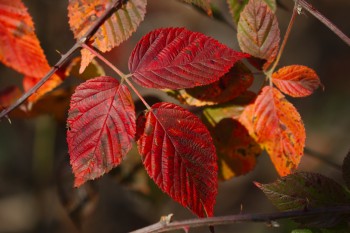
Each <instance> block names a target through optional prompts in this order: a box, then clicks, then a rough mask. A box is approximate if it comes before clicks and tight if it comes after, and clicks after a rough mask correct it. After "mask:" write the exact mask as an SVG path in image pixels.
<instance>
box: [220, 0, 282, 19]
mask: <svg viewBox="0 0 350 233" xmlns="http://www.w3.org/2000/svg"><path fill="white" fill-rule="evenodd" d="M248 1H249V0H226V2H227V5H228V7H229V9H230V13H231V16H232V18H233V21H234V22H235V23H238V21H239V16H240V14H241V12H242V10H243V9H244V7H245V5H247V3H248ZM264 2H265V3H266V4H267V5H268V6H269V7H270V9H271V10H272V11H274V12H275V11H276V0H264Z"/></svg>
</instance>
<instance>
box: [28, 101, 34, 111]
mask: <svg viewBox="0 0 350 233" xmlns="http://www.w3.org/2000/svg"><path fill="white" fill-rule="evenodd" d="M32 108H33V103H32V102H29V103H28V105H27V110H28V111H31V110H32Z"/></svg>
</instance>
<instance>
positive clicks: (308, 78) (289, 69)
mask: <svg viewBox="0 0 350 233" xmlns="http://www.w3.org/2000/svg"><path fill="white" fill-rule="evenodd" d="M272 82H273V83H274V84H275V85H276V86H277V87H278V88H279V89H280V90H281V91H282V92H283V93H285V94H287V95H290V96H293V97H304V96H308V95H311V94H312V93H313V92H314V90H316V89H317V88H318V87H319V86H320V85H321V82H320V79H319V78H318V76H317V74H316V72H315V71H314V70H313V69H310V68H309V67H307V66H300V65H292V66H286V67H283V68H281V69H279V70H278V71H277V72H274V73H273V74H272Z"/></svg>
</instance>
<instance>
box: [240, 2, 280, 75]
mask: <svg viewBox="0 0 350 233" xmlns="http://www.w3.org/2000/svg"><path fill="white" fill-rule="evenodd" d="M237 38H238V43H239V46H240V48H241V49H242V51H243V52H246V53H249V54H250V55H252V56H254V57H257V58H261V59H264V60H266V63H265V64H264V67H263V69H264V70H267V69H268V67H269V66H270V65H271V64H272V62H273V61H274V60H275V58H276V55H277V52H278V48H279V41H280V30H279V28H278V22H277V18H276V16H275V14H274V13H273V11H272V10H271V9H270V8H269V7H268V5H267V4H266V3H265V2H264V1H262V0H250V1H249V3H248V4H247V5H246V6H245V8H244V10H243V11H242V13H241V17H240V19H239V22H238V27H237Z"/></svg>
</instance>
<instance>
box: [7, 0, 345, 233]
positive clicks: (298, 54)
mask: <svg viewBox="0 0 350 233" xmlns="http://www.w3.org/2000/svg"><path fill="white" fill-rule="evenodd" d="M213 2H214V3H215V4H216V5H217V6H219V7H220V9H222V12H223V13H224V15H225V17H226V18H227V20H229V21H230V16H229V13H228V9H227V6H226V1H224V0H216V1H213ZM280 2H281V4H283V5H284V6H285V7H283V8H278V10H277V17H278V21H279V25H280V29H281V33H282V34H284V32H285V29H286V27H287V25H288V22H289V18H290V15H291V9H292V8H293V1H292V0H281V1H280ZM309 2H310V3H311V4H312V5H313V6H314V7H315V8H316V9H318V10H319V11H320V12H322V13H323V14H324V15H325V16H326V17H328V18H329V19H330V20H331V21H332V22H334V23H335V24H336V25H338V26H339V27H340V29H341V30H342V31H343V32H345V34H347V35H350V17H349V11H350V1H349V0H333V1H328V0H317V1H316V0H310V1H309ZM24 3H25V4H26V6H27V7H28V9H29V12H30V13H31V15H32V17H33V20H34V22H35V26H36V32H37V35H38V37H39V39H40V41H41V44H42V47H43V49H44V51H45V54H46V56H47V58H48V60H49V62H50V64H51V65H52V64H54V63H56V62H57V60H58V59H59V58H60V56H59V54H58V53H57V52H56V51H60V52H61V53H64V52H66V51H67V50H68V49H69V48H70V47H71V46H72V45H73V44H74V38H73V35H72V33H71V31H70V29H69V26H68V17H67V4H68V1H66V0H55V1H53V0H32V1H24ZM178 26H180V27H186V28H188V29H190V30H193V31H198V32H202V33H204V34H206V35H209V36H212V37H214V38H216V39H217V40H219V41H220V42H222V43H225V44H226V45H228V46H230V47H232V48H234V49H236V50H239V48H238V42H237V39H236V33H235V31H234V30H232V28H231V27H229V26H228V25H226V24H224V23H222V22H218V21H215V20H213V19H210V18H209V17H207V16H205V15H204V14H201V13H199V12H198V11H196V10H195V9H194V8H193V7H191V6H188V5H186V4H183V3H181V2H179V1H176V0H166V1H165V0H149V1H148V6H147V14H146V17H145V20H144V21H143V22H142V23H141V25H140V27H139V28H138V30H137V32H136V33H134V34H133V36H132V37H131V38H130V39H129V40H128V41H126V42H124V43H122V44H121V45H120V46H119V47H118V48H116V49H114V50H112V51H111V52H109V53H107V54H106V57H107V58H108V59H109V60H110V61H112V62H113V63H114V64H115V65H116V66H117V67H119V68H120V69H121V70H122V71H124V72H127V61H128V57H129V55H130V52H131V51H132V49H133V47H134V46H135V44H136V43H137V41H138V40H139V39H140V38H141V37H142V36H143V35H145V34H146V33H148V32H149V31H151V30H153V29H155V28H159V27H178ZM77 56H78V54H77ZM291 64H300V65H306V66H308V67H310V68H313V69H314V70H316V72H317V73H318V75H319V77H320V78H321V81H322V83H323V84H324V86H325V90H324V91H322V90H321V89H318V90H317V91H316V92H315V93H314V94H313V95H311V96H310V97H306V98H301V99H292V98H289V100H290V101H291V102H292V103H293V104H294V105H295V106H296V107H297V109H298V110H299V112H300V114H301V116H302V118H303V120H304V124H305V127H306V133H307V147H308V148H310V149H311V150H313V151H315V152H317V154H318V157H320V158H321V159H320V158H316V157H315V156H312V155H308V154H305V156H304V157H303V159H302V162H301V165H300V167H299V170H302V171H310V172H319V173H321V174H323V175H326V176H330V177H333V178H334V179H335V180H336V181H338V182H340V183H343V181H342V178H341V172H340V170H339V169H338V168H337V167H336V166H332V165H330V164H329V163H327V162H325V161H323V160H328V161H331V162H332V163H334V164H338V165H341V164H342V161H343V158H344V157H345V155H346V154H347V152H348V150H349V148H350V133H349V132H350V104H349V101H350V76H349V66H350V48H349V47H348V46H347V45H346V44H345V43H344V42H342V41H341V40H340V39H339V38H337V37H336V36H335V35H334V34H333V33H332V32H331V31H330V30H329V29H327V28H326V27H325V26H324V25H323V24H321V23H320V22H319V21H317V20H316V19H315V18H314V17H313V16H311V15H310V14H308V13H307V12H303V13H302V14H301V15H300V16H298V17H297V20H296V22H295V25H294V28H293V30H292V33H291V36H290V39H289V41H288V44H287V47H286V49H285V52H284V54H283V57H282V60H281V62H280V66H284V65H291ZM106 72H107V74H112V75H113V73H111V72H110V71H109V70H108V69H107V68H106ZM114 76H115V75H114ZM21 82H22V75H20V74H18V73H16V72H15V71H13V70H11V69H9V68H7V67H5V66H3V65H1V64H0V88H1V89H3V88H6V87H8V86H10V85H13V84H16V85H19V86H20V85H21ZM67 82H72V81H69V80H68V81H67ZM73 82H78V81H73ZM259 83H261V80H259V77H257V80H256V83H255V85H253V89H254V86H256V85H259ZM63 85H67V84H63ZM142 93H143V94H144V95H145V96H147V98H148V100H149V102H150V103H152V102H157V101H160V100H165V99H166V100H167V101H173V102H174V103H177V101H176V100H174V99H170V98H169V97H168V96H166V95H165V94H164V93H162V92H160V91H157V90H153V89H149V90H145V89H142ZM135 100H136V101H137V98H135ZM60 103H61V104H60V107H57V109H59V110H60V111H61V109H65V108H67V102H66V99H62V101H61V102H60ZM136 106H137V110H138V111H139V112H140V111H142V110H144V108H143V106H142V104H138V103H137V104H136ZM51 108H52V110H53V111H55V109H56V105H52V107H51ZM57 109H56V110H57ZM65 116H66V111H64V112H63V114H62V116H61V117H60V118H59V119H56V118H54V117H52V116H50V114H47V115H42V116H39V117H32V118H12V119H11V120H12V124H10V123H9V122H8V121H6V120H3V121H1V122H0V232H1V233H2V232H11V233H20V232H28V233H29V232H57V233H58V232H73V233H74V232H88V233H90V232H91V233H93V232H100V233H105V232H106V233H107V232H128V231H131V230H136V229H138V228H141V227H144V226H147V225H150V224H152V223H155V222H157V221H158V220H159V219H160V217H161V216H163V215H168V214H170V213H173V214H174V219H175V220H181V219H188V218H193V217H194V216H193V215H192V214H191V213H190V212H189V211H188V210H186V209H184V208H183V207H181V206H180V205H179V204H177V203H175V202H174V201H172V200H171V199H170V198H169V197H168V196H167V195H165V194H163V193H162V192H161V191H159V190H158V188H156V187H155V185H154V184H153V182H152V181H151V180H150V179H149V178H147V176H146V174H145V171H144V169H143V168H142V166H140V158H139V155H138V154H137V150H136V149H135V148H134V149H133V150H132V151H131V152H130V153H129V155H128V156H127V158H126V160H125V161H123V163H122V165H121V166H120V167H118V168H116V169H114V170H112V171H111V172H110V173H109V174H107V175H105V176H103V177H102V178H100V179H98V180H96V181H92V182H88V183H87V184H86V185H84V186H83V187H81V188H79V189H73V188H72V180H73V175H72V173H71V170H70V166H69V155H68V152H67V151H68V149H67V143H66V139H65V137H66V126H65V119H64V118H65ZM312 154H315V153H312ZM277 177H278V176H277V173H276V172H275V169H274V167H273V165H272V163H271V161H270V159H269V157H268V155H267V154H266V153H263V154H262V155H261V156H260V157H259V158H258V162H257V166H256V168H255V169H254V171H252V172H250V173H248V174H247V175H245V176H241V177H236V178H233V179H231V180H229V181H225V182H222V183H220V184H219V194H218V197H217V204H216V207H215V213H216V215H217V216H220V215H229V214H238V213H241V212H242V213H257V212H272V211H277V210H276V209H275V207H273V206H272V205H271V204H270V202H269V201H268V200H267V199H266V197H265V196H264V194H263V193H262V192H261V191H260V190H258V189H257V188H256V187H255V186H254V185H253V183H252V182H253V181H258V182H261V183H267V182H272V181H274V180H276V178H277ZM279 223H280V227H277V228H276V227H271V226H269V225H268V224H261V223H247V224H235V225H227V226H221V227H217V229H216V232H290V231H291V229H293V228H294V227H295V225H294V224H293V223H291V222H289V221H281V222H279ZM190 232H209V230H208V229H207V228H199V229H192V230H191V231H190Z"/></svg>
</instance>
